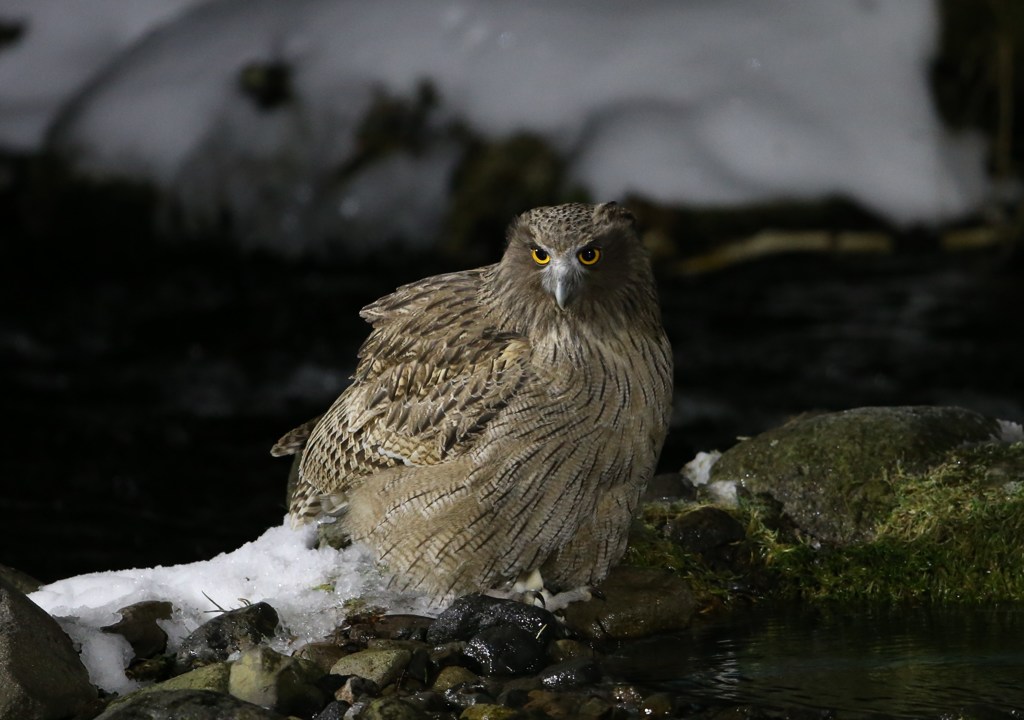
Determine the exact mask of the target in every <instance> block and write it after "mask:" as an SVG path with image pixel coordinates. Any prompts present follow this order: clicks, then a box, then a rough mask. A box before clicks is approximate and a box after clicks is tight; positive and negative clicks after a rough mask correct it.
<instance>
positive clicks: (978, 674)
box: [612, 606, 1024, 718]
mask: <svg viewBox="0 0 1024 720" xmlns="http://www.w3.org/2000/svg"><path fill="white" fill-rule="evenodd" d="M612 667H613V668H615V672H617V673H619V674H620V675H621V677H623V678H625V679H629V680H631V681H634V682H637V681H638V682H642V683H646V684H648V685H650V686H652V687H656V688H661V689H665V690H668V691H670V692H671V693H672V694H673V695H674V696H676V697H677V698H678V699H680V700H682V701H683V702H685V703H690V704H692V705H694V706H707V705H722V704H739V705H756V706H758V707H761V708H774V709H778V710H781V711H792V710H817V711H823V712H825V711H827V712H829V713H830V714H832V716H833V717H836V718H882V717H885V718H953V717H958V716H964V715H966V716H968V717H998V715H997V713H1008V714H1010V715H1011V716H1012V717H1021V716H1024V607H1021V606H1009V607H995V608H955V609H948V608H947V609H938V608H926V607H914V608H899V609H892V608H889V609H885V608H865V609H863V610H862V611H859V612H856V613H854V612H849V611H845V612H842V613H840V612H829V611H822V610H820V609H819V610H814V611H811V610H807V609H801V608H795V607H789V608H773V609H760V608H758V609H755V610H753V611H750V610H744V611H743V612H742V613H738V614H736V615H735V616H733V617H730V618H725V619H722V620H720V621H716V622H715V623H713V624H698V625H696V626H695V627H694V629H692V630H690V631H688V632H687V633H684V634H678V635H669V636H662V637H658V638H652V639H649V640H644V641H640V642H636V643H633V644H629V645H625V646H623V647H622V648H621V649H620V651H619V652H618V654H617V655H616V656H615V657H614V658H613V662H612Z"/></svg>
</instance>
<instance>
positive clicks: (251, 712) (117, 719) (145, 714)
mask: <svg viewBox="0 0 1024 720" xmlns="http://www.w3.org/2000/svg"><path fill="white" fill-rule="evenodd" d="M154 718H188V720H285V717H284V716H283V715H280V714H279V713H276V712H274V711H273V710H267V709H266V708H262V707H260V706H259V705H253V704H252V703H247V702H245V701H243V700H239V699H238V698H236V697H232V696H231V695H224V694H222V693H217V692H211V691H210V690H160V691H156V692H150V693H136V694H135V695H132V696H131V697H129V698H127V699H126V700H125V702H123V703H120V704H118V705H117V706H112V707H109V708H107V709H106V710H105V711H104V712H103V713H102V714H101V715H99V716H98V717H96V718H95V720H153V719H154Z"/></svg>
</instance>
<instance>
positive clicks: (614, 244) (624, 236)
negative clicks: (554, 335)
mask: <svg viewBox="0 0 1024 720" xmlns="http://www.w3.org/2000/svg"><path fill="white" fill-rule="evenodd" d="M501 265H502V266H503V269H504V270H506V271H510V272H512V273H514V275H515V276H516V277H517V278H518V279H519V281H520V282H522V281H523V279H524V278H525V282H526V285H527V286H528V287H532V288H535V289H538V290H540V291H542V292H543V293H546V294H547V295H548V296H550V299H551V300H552V301H553V303H554V305H555V306H556V307H557V308H558V309H559V310H561V311H567V310H569V309H570V308H572V307H574V306H577V305H579V304H581V303H585V302H586V301H587V300H590V301H593V300H595V299H599V298H601V297H607V296H609V295H615V294H617V292H618V291H619V290H620V289H621V288H622V287H624V286H625V285H627V284H628V281H629V280H630V279H631V278H635V277H636V272H637V269H638V268H641V272H643V273H645V274H646V273H648V272H649V266H648V261H647V255H646V253H645V252H644V251H643V248H642V246H641V244H640V241H639V239H638V238H637V235H636V231H635V230H634V220H633V216H632V214H630V212H629V211H628V210H626V209H625V208H622V207H619V206H618V205H616V204H615V203H613V202H609V203H604V204H602V205H585V204H583V203H569V204H567V205H555V206H551V207H539V208H534V209H533V210H528V211H527V212H525V213H523V214H522V215H520V216H519V217H517V218H516V219H515V221H514V222H513V223H512V225H511V226H510V227H509V230H508V247H507V248H506V250H505V255H504V257H503V258H502V261H501Z"/></svg>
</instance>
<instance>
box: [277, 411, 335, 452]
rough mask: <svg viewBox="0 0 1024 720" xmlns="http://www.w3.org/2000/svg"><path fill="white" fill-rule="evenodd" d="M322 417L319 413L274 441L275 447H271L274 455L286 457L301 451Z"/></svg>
mask: <svg viewBox="0 0 1024 720" xmlns="http://www.w3.org/2000/svg"><path fill="white" fill-rule="evenodd" d="M321 417H322V416H321V415H318V416H317V417H315V418H313V419H312V420H307V421H306V422H304V423H302V424H301V425H299V426H298V427H297V428H294V429H292V430H289V431H288V432H286V433H285V434H284V435H282V436H281V438H280V439H279V440H278V441H277V442H276V443H274V447H272V448H270V454H271V455H273V456H274V457H284V456H285V455H294V454H295V453H297V452H300V451H301V450H302V448H304V447H306V442H307V441H308V440H309V436H310V435H311V434H312V433H313V428H315V427H316V424H317V423H318V422H320V418H321Z"/></svg>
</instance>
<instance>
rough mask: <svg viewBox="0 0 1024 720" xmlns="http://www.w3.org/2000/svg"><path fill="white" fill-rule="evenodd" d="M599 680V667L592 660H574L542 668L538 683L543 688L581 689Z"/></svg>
mask: <svg viewBox="0 0 1024 720" xmlns="http://www.w3.org/2000/svg"><path fill="white" fill-rule="evenodd" d="M600 680H601V667H600V666H599V665H598V664H597V661H596V660H594V659H593V658H574V659H572V660H564V661H563V662H560V663H558V664H556V665H551V666H550V667H547V668H544V670H543V672H541V674H540V681H541V683H543V684H544V686H545V687H549V688H557V687H582V686H584V685H593V684H596V683H598V682H600Z"/></svg>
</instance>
